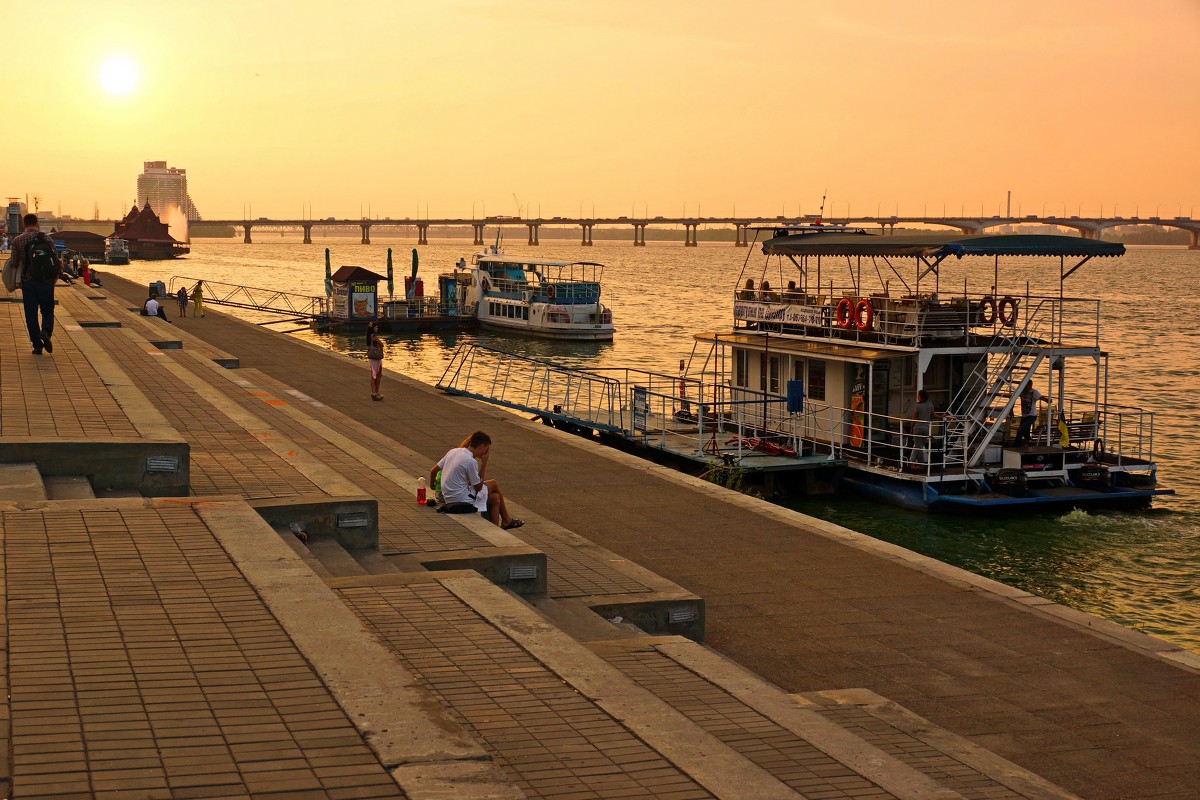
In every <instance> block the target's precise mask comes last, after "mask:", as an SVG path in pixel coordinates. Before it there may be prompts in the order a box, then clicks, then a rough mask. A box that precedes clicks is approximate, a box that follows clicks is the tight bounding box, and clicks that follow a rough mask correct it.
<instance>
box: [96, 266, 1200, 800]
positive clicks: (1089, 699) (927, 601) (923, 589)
mask: <svg viewBox="0 0 1200 800" xmlns="http://www.w3.org/2000/svg"><path fill="white" fill-rule="evenodd" d="M110 283H111V286H112V287H113V288H116V289H119V290H121V291H123V292H125V293H126V295H125V296H126V298H127V300H128V301H129V302H130V303H137V302H140V292H141V289H140V288H139V287H135V286H134V285H133V284H128V283H121V282H119V281H118V280H116V279H113V280H111V281H110ZM176 324H177V325H178V326H179V328H180V329H182V330H184V331H191V332H196V333H198V334H200V335H202V336H203V338H205V339H206V340H207V341H210V342H211V343H212V344H213V345H214V346H215V347H217V348H219V349H221V350H223V351H226V352H228V353H231V354H233V355H235V356H237V357H239V358H240V359H241V364H242V366H243V367H247V368H254V369H258V370H260V371H262V372H263V373H265V374H267V375H269V376H271V377H273V378H275V379H277V380H279V381H282V382H283V383H286V384H288V385H290V386H292V387H295V389H296V390H298V391H299V392H301V393H303V394H304V395H306V396H308V397H311V398H313V399H315V400H316V401H318V402H320V403H323V404H325V405H328V406H330V407H333V408H336V409H339V410H341V411H342V412H344V413H346V414H348V415H350V416H352V417H353V418H355V419H357V420H359V421H360V422H362V423H364V424H365V425H367V426H369V427H371V428H373V429H375V430H377V431H379V432H381V433H383V434H385V435H386V436H388V437H390V438H392V439H394V440H395V441H396V442H398V443H399V444H401V445H403V446H404V447H406V448H409V449H411V450H412V451H414V452H416V453H418V454H420V455H421V456H424V457H425V458H426V459H427V460H428V463H432V462H433V461H434V460H436V459H437V458H438V457H440V455H441V454H442V453H443V452H444V451H445V449H446V448H447V447H448V446H450V445H452V444H454V443H456V442H457V441H459V440H460V439H461V438H462V436H463V435H464V434H465V433H466V432H469V431H470V430H472V429H474V428H478V427H481V428H484V429H487V430H488V431H489V432H490V433H491V434H492V436H493V438H494V439H495V440H496V446H495V448H494V451H493V452H494V453H495V456H494V458H493V460H492V472H493V474H494V475H495V476H496V477H497V478H499V479H500V480H501V482H502V483H503V484H504V485H505V487H506V489H507V493H508V494H509V495H510V496H511V497H513V498H514V499H516V500H517V501H519V504H520V505H521V506H523V507H525V508H528V509H530V510H532V511H534V512H536V513H537V514H539V515H540V516H541V517H544V518H547V519H550V520H554V521H555V522H557V523H559V524H561V525H563V526H564V527H566V528H568V529H569V530H571V531H573V532H575V533H577V534H580V535H582V536H584V537H586V538H587V539H590V540H592V541H594V542H596V543H597V544H599V545H601V546H603V547H606V548H608V549H609V550H611V551H613V552H615V553H617V554H618V555H620V556H623V557H625V558H627V559H629V560H631V561H634V562H636V563H638V564H640V565H642V566H644V567H647V568H649V569H650V570H653V571H654V572H656V573H658V574H660V575H662V576H664V577H666V578H668V579H670V580H672V581H675V582H676V583H678V584H679V585H681V586H683V587H684V588H685V589H688V590H690V591H692V592H695V593H696V594H698V595H700V596H701V597H704V598H705V600H706V603H707V613H708V621H707V642H708V643H709V644H710V645H711V646H713V647H715V648H716V649H718V650H720V651H721V652H723V653H725V654H727V655H729V656H730V657H732V658H734V659H736V660H737V661H738V662H740V663H742V664H743V665H745V666H746V667H748V668H750V669H751V670H753V671H754V672H757V673H759V674H761V675H763V676H765V677H767V678H768V679H769V680H771V681H773V682H774V683H776V684H778V685H779V686H782V687H783V688H784V689H786V690H787V691H790V692H815V691H824V690H829V689H835V688H851V687H865V688H867V689H870V690H872V691H874V692H876V693H878V695H882V696H883V697H886V698H888V699H890V700H893V701H896V702H899V703H901V704H903V705H904V706H906V707H908V708H910V709H912V710H913V711H915V712H917V713H918V714H921V715H922V716H924V717H927V718H928V719H930V720H931V721H933V722H934V723H936V724H938V725H941V726H943V727H945V728H947V729H949V730H950V731H953V732H955V733H959V734H963V735H966V736H967V737H969V738H970V740H971V741H972V742H974V743H976V744H980V745H983V746H985V747H986V748H988V749H990V750H992V751H994V752H996V753H998V754H1000V755H1002V756H1004V757H1006V758H1008V759H1011V760H1012V761H1014V762H1016V763H1017V764H1020V765H1021V766H1024V767H1026V768H1028V769H1031V770H1033V771H1034V772H1036V773H1037V774H1039V775H1042V776H1043V777H1045V778H1048V779H1049V780H1051V781H1053V782H1055V783H1057V784H1059V785H1061V786H1063V787H1065V788H1067V789H1070V790H1071V791H1074V792H1076V793H1078V794H1079V795H1081V796H1084V797H1088V798H1097V799H1099V798H1120V797H1143V798H1150V797H1163V798H1167V797H1170V798H1180V800H1183V798H1191V797H1195V796H1196V794H1197V792H1198V790H1200V702H1198V700H1200V675H1198V674H1197V673H1196V672H1195V671H1194V670H1193V669H1188V668H1184V667H1181V666H1179V665H1178V664H1176V663H1172V662H1173V660H1176V661H1182V662H1189V660H1190V659H1189V658H1188V656H1187V655H1186V654H1182V653H1180V652H1178V649H1177V648H1173V647H1171V646H1169V645H1166V644H1164V643H1161V642H1157V641H1156V640H1153V639H1150V638H1149V637H1141V636H1139V635H1137V634H1133V633H1131V632H1126V631H1123V630H1120V629H1117V628H1116V626H1112V625H1108V624H1105V623H1103V622H1101V621H1099V620H1094V619H1092V618H1089V617H1086V616H1085V615H1081V614H1075V613H1073V612H1070V611H1069V610H1066V609H1062V608H1060V607H1057V606H1054V605H1053V604H1049V603H1045V602H1043V601H1039V600H1037V599H1036V598H1030V597H1029V596H1027V595H1024V594H1023V593H1020V592H1016V591H1012V590H1006V589H1005V588H1004V587H1000V586H998V585H995V586H993V585H990V584H989V583H988V582H987V581H983V580H979V579H974V578H973V577H971V576H965V575H963V574H961V573H958V572H957V571H956V570H952V569H949V568H941V567H938V566H937V565H935V564H931V563H930V562H928V561H927V560H925V559H920V558H918V557H913V556H911V554H906V553H904V552H903V551H899V550H898V549H897V548H891V547H888V546H886V545H880V544H878V543H874V542H872V541H870V540H867V539H865V538H864V537H856V536H854V535H851V534H849V533H846V532H840V531H837V530H834V529H832V528H831V526H827V525H823V524H821V523H818V522H815V521H812V520H808V519H806V518H803V517H801V516H800V515H796V514H793V513H791V512H788V511H786V510H783V509H779V508H776V507H772V506H769V505H768V504H765V503H760V502H757V501H753V500H752V499H749V498H744V497H740V496H731V495H730V494H729V493H726V492H723V491H716V490H711V489H707V488H704V487H701V488H696V487H695V486H694V485H693V483H692V482H691V481H689V480H687V479H685V478H682V477H679V476H674V475H670V474H666V473H664V472H663V471H661V470H658V469H657V468H652V467H650V466H649V465H645V464H642V463H640V462H638V461H637V460H636V459H632V458H630V457H628V456H624V455H622V454H618V453H614V452H611V451H605V450H603V449H601V448H599V447H596V446H593V445H592V444H590V443H587V442H582V441H578V440H575V439H573V438H572V437H568V436H565V435H561V434H557V433H555V432H551V431H547V430H545V429H542V428H541V427H540V426H535V425H531V424H529V423H528V422H527V421H526V420H522V419H520V418H518V417H515V416H513V415H509V414H506V413H503V412H499V411H497V410H495V409H490V408H487V407H483V406H477V405H474V404H470V403H465V402H459V401H455V400H451V399H449V398H446V397H445V396H443V395H440V394H439V393H436V392H434V391H432V390H430V389H428V388H426V387H422V386H417V385H413V384H409V383H405V382H402V381H401V380H398V379H396V378H395V377H393V376H391V375H389V376H388V377H385V381H384V393H385V395H386V396H387V398H388V399H387V400H386V401H385V402H383V403H372V402H371V401H370V399H369V397H368V392H367V381H366V366H365V364H363V363H356V362H353V361H351V360H349V359H343V358H337V357H332V356H330V355H329V354H327V353H325V352H323V351H320V350H319V349H317V348H314V347H311V346H308V345H306V344H304V343H302V342H297V341H294V340H291V339H288V338H287V337H284V336H280V335H277V334H274V333H271V332H269V331H265V330H263V329H261V328H258V327H256V326H253V325H249V324H246V323H242V322H239V321H237V320H232V319H228V318H224V317H223V316H222V315H220V314H219V313H215V312H213V311H210V313H209V314H208V316H207V317H206V318H205V319H202V320H195V319H192V318H190V317H189V318H187V319H185V320H179V321H177V323H176Z"/></svg>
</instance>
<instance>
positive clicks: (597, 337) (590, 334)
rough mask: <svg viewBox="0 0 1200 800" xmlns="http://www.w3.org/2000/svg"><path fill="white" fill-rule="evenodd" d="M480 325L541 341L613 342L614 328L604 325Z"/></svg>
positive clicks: (485, 322)
mask: <svg viewBox="0 0 1200 800" xmlns="http://www.w3.org/2000/svg"><path fill="white" fill-rule="evenodd" d="M479 325H480V327H482V328H485V329H487V330H493V331H503V332H504V333H519V334H522V335H525V336H536V337H538V338H540V339H563V340H570V341H576V342H606V341H612V338H613V332H614V330H613V328H612V326H611V325H610V326H607V327H605V326H604V325H597V326H595V327H592V326H587V327H584V326H575V327H571V328H568V327H565V326H564V327H555V328H543V327H535V326H528V325H506V324H504V323H501V322H493V321H492V320H480V321H479Z"/></svg>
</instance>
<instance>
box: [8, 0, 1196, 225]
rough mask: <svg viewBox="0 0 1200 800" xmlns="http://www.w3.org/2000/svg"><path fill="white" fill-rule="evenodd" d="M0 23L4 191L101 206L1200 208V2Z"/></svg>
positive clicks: (483, 5) (21, 19) (475, 11)
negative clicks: (172, 197)
mask: <svg viewBox="0 0 1200 800" xmlns="http://www.w3.org/2000/svg"><path fill="white" fill-rule="evenodd" d="M0 8H2V9H3V10H2V11H0V30H2V31H3V34H4V40H5V43H6V47H5V63H6V64H7V66H8V70H7V72H8V80H7V84H8V87H9V92H8V95H9V100H10V103H9V114H8V120H7V124H6V125H5V131H4V134H3V141H4V148H3V149H4V154H5V156H4V162H3V163H4V168H3V169H2V170H0V194H3V195H9V196H21V197H24V195H26V194H29V195H30V196H31V197H32V196H33V195H34V194H37V195H39V196H40V197H41V198H42V207H43V208H49V209H52V210H57V208H58V207H61V209H62V211H63V212H64V213H72V214H75V215H78V216H86V217H90V216H91V213H92V204H93V202H99V204H100V211H101V215H102V216H104V217H112V216H114V215H116V214H119V213H124V211H126V210H128V207H129V205H130V204H131V203H132V202H133V199H134V194H135V189H136V184H135V181H136V176H137V174H138V173H139V172H140V171H141V168H142V162H143V161H146V160H152V159H165V160H167V161H168V162H169V163H170V164H171V165H172V166H178V167H183V168H186V169H187V171H188V181H189V188H190V190H191V195H192V198H193V200H194V201H195V202H196V204H197V206H198V207H199V209H200V212H201V214H203V215H204V216H205V217H206V218H209V219H213V218H222V217H224V218H239V219H240V218H241V217H242V216H243V213H244V209H245V208H246V204H247V203H249V204H252V208H253V211H252V214H253V216H274V217H284V216H288V217H297V216H300V215H301V213H302V209H303V207H304V204H311V207H312V212H311V213H312V215H313V216H316V217H325V216H338V217H357V216H359V215H360V208H361V209H362V210H363V212H364V213H365V210H366V206H367V204H368V203H369V204H370V208H371V213H372V214H373V215H375V216H380V217H382V216H392V217H404V216H412V215H415V214H417V210H418V207H419V208H420V214H421V216H425V215H426V204H428V213H429V215H430V216H433V217H439V216H470V215H471V213H472V205H473V204H474V205H475V213H476V215H479V216H482V214H483V209H484V206H485V205H486V210H487V213H488V214H516V213H517V207H516V203H515V202H514V199H513V195H514V194H515V195H516V197H517V198H518V200H519V202H520V203H521V204H528V211H529V212H531V214H532V215H536V214H537V213H538V211H539V208H540V211H541V213H542V214H543V215H545V216H552V215H563V216H568V215H570V216H573V215H576V214H578V213H579V211H580V208H581V205H582V208H583V211H584V213H585V214H590V213H591V210H592V207H593V204H594V207H595V210H596V213H597V214H598V215H605V214H608V215H620V214H631V213H634V211H635V209H636V213H637V214H638V215H640V214H642V213H644V211H645V210H647V209H648V212H649V214H650V215H652V216H653V215H656V214H663V215H678V214H681V213H683V212H684V210H685V206H686V210H687V212H688V213H689V214H694V213H695V212H696V209H697V205H698V206H699V210H700V213H701V214H703V215H706V216H707V215H718V214H720V215H727V214H730V213H731V212H732V211H733V209H734V207H735V205H736V208H737V211H738V212H739V213H741V214H772V215H773V214H779V213H783V211H784V210H785V209H786V211H787V212H788V213H795V212H796V209H797V205H798V204H802V206H803V210H804V211H805V212H814V211H816V208H817V205H818V203H819V202H820V198H821V193H822V191H823V190H825V189H826V188H828V190H829V195H830V201H831V205H832V207H833V211H834V212H835V213H836V214H843V213H845V209H846V204H847V203H849V204H850V208H851V211H852V212H854V213H858V214H862V213H872V214H873V213H875V212H876V210H877V208H878V209H879V210H880V211H882V212H884V213H888V214H891V213H894V212H896V211H897V210H898V211H899V213H900V214H902V215H904V214H920V213H922V212H923V210H924V209H925V208H926V206H927V208H928V212H929V213H939V214H940V213H941V210H942V207H943V203H945V204H946V208H947V211H950V212H952V213H958V211H959V209H960V208H961V207H962V204H965V206H966V210H967V212H968V213H973V214H978V213H980V211H981V204H982V208H983V211H984V213H986V214H988V215H991V214H995V213H998V211H999V210H1000V209H999V205H1000V204H1001V203H1002V202H1003V200H1004V195H1005V192H1006V191H1007V190H1009V189H1011V190H1012V192H1013V212H1014V213H1016V212H1017V211H1018V209H1019V208H1020V209H1021V210H1022V211H1023V213H1025V214H1031V213H1035V214H1040V213H1042V210H1043V207H1045V210H1046V212H1047V213H1063V210H1064V204H1065V207H1066V210H1067V213H1069V214H1076V213H1083V214H1091V215H1094V214H1097V213H1099V212H1100V210H1101V204H1103V210H1104V212H1105V213H1106V214H1112V212H1113V206H1114V204H1116V210H1117V213H1119V214H1123V215H1126V216H1130V215H1132V214H1133V213H1134V207H1135V204H1137V205H1139V206H1140V212H1141V214H1142V215H1143V216H1149V215H1150V214H1153V213H1154V211H1155V208H1156V207H1159V211H1160V213H1161V214H1162V215H1163V216H1174V215H1176V214H1178V213H1183V214H1184V215H1187V214H1190V213H1192V212H1193V209H1194V210H1195V212H1196V213H1200V150H1198V148H1197V142H1198V141H1200V136H1198V134H1200V91H1197V89H1196V87H1197V86H1198V85H1200V45H1198V44H1197V42H1198V41H1200V2H1197V0H1144V1H1143V2H1139V3H1131V2H1124V0H1010V1H1009V2H1004V3H985V2H975V1H974V0H927V1H922V0H913V2H901V3H898V2H894V0H837V1H836V2H833V1H832V0H831V1H829V2H823V3H816V2H808V1H807V0H793V1H792V2H784V1H779V2H774V1H771V0H744V1H743V2H737V3H732V2H708V1H707V0H686V1H685V0H680V1H678V2H677V1H676V0H598V1H597V2H587V3H584V2H561V0H554V1H550V0H546V1H543V0H504V1H503V2H499V1H496V2H490V1H488V0H439V1H438V2H419V3H418V2H408V1H407V0H341V2H334V3H331V2H319V3H318V2H309V1H308V0H291V1H289V2H285V1H284V0H246V1H244V2H228V1H227V0H205V1H204V2H200V1H199V0H160V2H154V3H150V2H142V1H141V0H126V1H124V2H112V3H100V2H91V1H89V2H76V1H75V0H39V1H38V2H36V3H17V2H14V1H13V0H5V2H3V3H2V4H0ZM52 42H53V43H56V45H57V49H54V50H50V49H48V48H49V47H50V45H51V43H52ZM113 56H124V57H126V58H128V59H129V60H130V61H131V62H132V63H133V64H134V65H135V67H136V69H137V71H138V73H139V75H138V78H137V81H136V84H135V85H133V86H132V87H131V88H130V89H129V91H128V93H126V94H117V93H113V91H112V85H111V79H112V76H111V75H107V78H108V80H106V82H105V83H102V81H101V65H102V64H103V63H104V62H105V61H106V60H107V59H109V58H111V57H113ZM117 77H118V83H119V79H120V76H119V75H118V76H117ZM22 82H24V83H27V84H29V86H30V87H31V88H30V89H29V90H25V91H23V92H21V93H20V94H27V93H29V92H31V91H32V92H35V93H36V94H37V95H39V96H40V97H41V98H43V99H44V100H45V103H44V107H45V108H47V109H53V112H54V113H53V114H51V115H49V116H47V117H46V118H44V119H42V118H38V117H36V116H35V115H34V114H32V113H29V114H25V115H19V116H15V115H14V112H13V108H14V106H13V102H12V101H13V100H15V99H16V96H17V95H18V93H17V92H16V91H15V87H17V86H18V85H20V84H21V83H22ZM106 86H108V87H109V88H106ZM1080 206H1082V208H1080ZM828 213H829V212H828V209H827V214H828Z"/></svg>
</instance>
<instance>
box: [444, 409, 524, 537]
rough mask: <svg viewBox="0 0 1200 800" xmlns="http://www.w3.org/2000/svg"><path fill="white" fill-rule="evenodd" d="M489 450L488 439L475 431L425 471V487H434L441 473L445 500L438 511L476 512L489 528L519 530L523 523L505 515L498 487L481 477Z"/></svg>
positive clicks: (506, 513)
mask: <svg viewBox="0 0 1200 800" xmlns="http://www.w3.org/2000/svg"><path fill="white" fill-rule="evenodd" d="M491 449H492V437H490V436H488V435H487V434H486V433H484V432H483V431H475V432H474V433H472V434H471V435H470V436H468V437H467V439H466V441H464V442H463V443H462V446H460V447H456V448H454V449H453V450H451V451H450V452H448V453H446V455H444V456H442V460H441V461H439V462H438V463H437V464H435V465H434V466H433V468H432V469H430V470H429V485H430V486H436V485H437V478H438V472H441V474H442V496H443V498H445V504H444V505H443V507H442V510H444V511H445V512H446V513H449V514H455V513H464V512H469V511H478V512H479V513H480V514H481V515H482V516H485V517H487V518H488V519H489V520H490V521H491V523H492V524H493V525H499V526H500V527H501V528H503V529H504V530H506V531H508V530H512V529H513V528H519V527H521V526H522V525H524V524H525V521H524V520H522V519H517V518H516V517H514V516H512V515H511V514H509V513H508V507H507V506H506V505H505V503H504V495H503V494H501V492H500V484H499V483H497V482H496V481H495V480H488V479H485V478H484V475H485V474H486V473H487V464H488V456H489V453H490V452H491ZM477 459H478V460H477Z"/></svg>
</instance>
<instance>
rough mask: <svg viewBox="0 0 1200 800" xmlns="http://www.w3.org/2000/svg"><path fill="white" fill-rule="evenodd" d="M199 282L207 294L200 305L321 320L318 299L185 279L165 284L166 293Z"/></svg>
mask: <svg viewBox="0 0 1200 800" xmlns="http://www.w3.org/2000/svg"><path fill="white" fill-rule="evenodd" d="M201 280H203V281H204V288H205V289H207V290H209V292H211V293H208V292H206V294H205V297H204V302H206V303H210V304H212V305H219V306H233V307H234V308H246V309H250V310H252V311H266V312H270V313H272V314H284V315H288V316H293V317H305V318H312V317H320V316H322V312H321V306H322V305H324V302H325V298H323V297H320V296H318V295H305V294H298V293H295V292H281V291H279V290H278V289H265V288H262V287H258V286H246V285H243V284H237V283H222V282H220V281H210V280H208V279H207V278H192V277H189V276H187V275H172V276H171V280H170V281H168V283H167V293H168V294H172V295H173V294H175V293H176V292H177V291H178V286H183V287H185V288H187V287H189V286H195V284H196V283H197V282H199V281H201ZM254 293H261V295H258V296H256V295H255V294H254ZM190 294H191V292H190V291H189V295H190Z"/></svg>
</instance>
